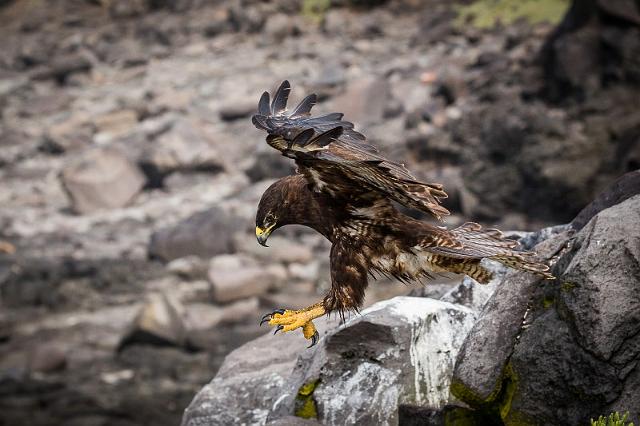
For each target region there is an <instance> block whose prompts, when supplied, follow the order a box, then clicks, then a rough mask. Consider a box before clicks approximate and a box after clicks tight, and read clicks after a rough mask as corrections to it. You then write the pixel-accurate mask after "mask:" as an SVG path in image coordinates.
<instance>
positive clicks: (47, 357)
mask: <svg viewBox="0 0 640 426" xmlns="http://www.w3.org/2000/svg"><path fill="white" fill-rule="evenodd" d="M66 366H67V351H66V350H65V349H64V348H63V347H62V346H60V345H58V344H55V343H48V344H44V345H41V346H37V347H36V348H35V349H34V350H33V352H31V354H30V356H29V370H30V371H32V372H39V373H51V372H54V371H59V370H62V369H64V368H65V367H66Z"/></svg>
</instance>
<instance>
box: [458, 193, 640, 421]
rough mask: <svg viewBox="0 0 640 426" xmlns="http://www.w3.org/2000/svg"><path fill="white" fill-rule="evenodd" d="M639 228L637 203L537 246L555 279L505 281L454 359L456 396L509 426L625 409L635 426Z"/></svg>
mask: <svg viewBox="0 0 640 426" xmlns="http://www.w3.org/2000/svg"><path fill="white" fill-rule="evenodd" d="M638 223H640V196H635V197H632V198H629V199H628V200H626V201H624V202H622V203H620V204H618V205H616V206H613V207H610V208H609V209H606V210H603V211H602V212H600V213H599V214H598V215H596V216H595V217H594V218H593V219H591V221H590V222H589V223H588V224H587V225H586V226H585V227H583V228H582V230H581V231H580V232H579V233H578V234H576V235H575V236H574V237H572V238H570V235H571V231H570V230H569V231H565V232H563V233H561V234H557V235H556V236H554V237H552V238H551V239H549V240H547V241H545V242H544V243H542V244H541V245H538V246H537V250H538V251H539V252H541V253H542V254H543V255H544V256H545V257H548V258H552V262H553V263H554V264H555V266H554V268H553V273H554V274H555V275H556V276H557V277H558V278H557V280H555V281H538V280H536V279H531V278H530V277H527V276H525V275H524V274H522V273H513V274H509V275H507V277H506V278H505V280H504V281H503V283H502V285H500V286H499V287H498V290H497V291H496V292H495V293H494V295H493V296H492V298H491V299H490V300H489V302H488V303H487V305H486V306H485V309H484V311H483V313H482V316H481V317H480V319H479V320H478V322H477V323H476V325H475V326H474V328H473V329H472V331H471V332H470V333H469V335H468V337H467V339H466V341H465V343H464V345H463V347H462V349H461V351H460V353H459V355H458V359H457V361H456V368H455V372H454V378H453V385H452V392H453V393H454V394H455V395H456V396H457V397H459V398H460V399H462V400H463V401H464V402H465V403H467V404H469V405H471V406H472V407H476V408H479V409H481V410H483V411H486V410H489V411H491V410H496V411H494V413H497V412H499V413H501V417H502V420H501V421H504V422H505V423H506V424H511V423H514V422H516V421H518V422H522V421H525V422H527V423H529V424H585V423H588V421H589V418H597V417H598V416H599V415H600V414H602V413H608V412H610V411H621V412H625V411H627V410H628V411H629V412H630V414H631V419H630V420H633V421H637V420H638V418H639V416H640V412H639V411H638V407H640V400H639V399H638V393H637V392H636V393H630V391H629V389H631V388H633V386H637V374H636V372H637V368H638V367H637V362H636V361H634V360H636V359H637V357H638V356H639V355H640V341H639V340H638V339H639V337H638V336H640V326H639V325H638V324H640V298H639V297H638V294H640V292H639V287H638V285H639V281H638V279H637V276H638V274H640V267H639V266H638V262H637V259H638V258H639V257H640V251H639V248H640V246H639V245H638V232H639V228H638V225H637V224H638ZM566 366H571V367H570V368H567V367H566Z"/></svg>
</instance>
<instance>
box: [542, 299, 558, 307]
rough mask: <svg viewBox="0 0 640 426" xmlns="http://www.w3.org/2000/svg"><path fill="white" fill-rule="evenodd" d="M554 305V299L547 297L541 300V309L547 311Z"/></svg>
mask: <svg viewBox="0 0 640 426" xmlns="http://www.w3.org/2000/svg"><path fill="white" fill-rule="evenodd" d="M554 303H556V299H555V298H553V297H551V296H547V297H545V298H544V299H542V307H543V308H545V309H549V308H550V307H552V306H553V304H554Z"/></svg>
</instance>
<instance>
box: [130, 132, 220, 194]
mask: <svg viewBox="0 0 640 426" xmlns="http://www.w3.org/2000/svg"><path fill="white" fill-rule="evenodd" d="M141 165H142V168H143V170H144V171H145V173H146V174H147V175H148V176H149V178H150V180H151V181H152V182H153V183H154V185H155V186H161V185H162V180H163V179H164V178H165V177H166V176H167V175H168V174H169V173H172V172H175V171H192V172H193V171H207V172H210V173H218V172H220V171H221V170H223V169H224V165H223V163H222V161H221V156H220V153H219V152H218V151H217V150H216V148H215V147H214V145H213V142H212V141H211V140H210V138H209V137H208V136H207V135H206V134H205V133H204V131H203V129H202V128H201V126H200V125H199V124H198V123H196V122H193V121H187V120H178V121H177V122H176V123H174V124H173V126H172V127H171V129H169V130H168V131H166V132H164V133H162V134H161V135H160V136H158V138H157V139H156V140H155V142H154V143H153V145H151V146H150V147H149V148H148V149H147V150H146V151H145V152H144V153H143V155H142V159H141Z"/></svg>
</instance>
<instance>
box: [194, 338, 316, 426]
mask: <svg viewBox="0 0 640 426" xmlns="http://www.w3.org/2000/svg"><path fill="white" fill-rule="evenodd" d="M292 337H294V336H290V335H285V334H276V335H275V336H273V335H272V333H267V334H266V335H264V336H263V337H260V338H258V339H256V340H253V341H251V342H249V343H247V344H245V345H243V346H241V347H239V348H238V349H236V350H234V351H233V352H231V353H230V354H229V355H227V357H226V358H225V360H224V364H222V366H221V367H220V370H218V373H217V374H216V377H215V378H214V379H213V380H212V381H211V382H210V383H209V384H207V385H206V386H205V387H204V388H203V389H202V390H201V391H200V392H198V394H197V395H196V396H195V398H194V399H193V401H191V404H189V407H188V408H187V409H186V410H185V412H184V416H183V418H182V425H183V426H197V425H204V424H241V423H245V424H265V423H266V421H267V415H268V414H269V411H270V410H271V409H272V407H274V405H275V406H276V407H277V405H278V404H279V401H280V400H281V396H282V394H283V392H284V391H285V389H286V382H287V380H288V378H289V375H290V374H291V370H292V369H293V368H294V366H295V363H296V358H297V357H298V354H299V353H300V351H303V350H304V348H305V347H306V346H307V345H308V344H307V342H306V341H305V339H303V338H301V337H300V336H295V337H297V338H295V339H294V338H292ZM283 348H286V349H284V350H283ZM247 407H250V409H247Z"/></svg>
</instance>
